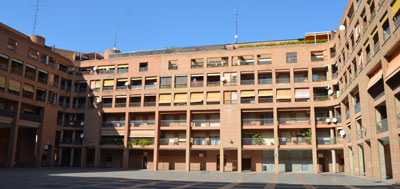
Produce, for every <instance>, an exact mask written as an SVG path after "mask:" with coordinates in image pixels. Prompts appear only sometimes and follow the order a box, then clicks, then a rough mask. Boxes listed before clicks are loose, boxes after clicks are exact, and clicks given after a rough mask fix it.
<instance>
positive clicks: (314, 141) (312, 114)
mask: <svg viewBox="0 0 400 189" xmlns="http://www.w3.org/2000/svg"><path fill="white" fill-rule="evenodd" d="M310 119H311V120H310V121H311V145H312V162H313V172H314V173H318V172H319V169H318V168H319V166H318V156H317V128H316V124H315V109H314V106H311V107H310Z"/></svg>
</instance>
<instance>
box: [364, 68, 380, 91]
mask: <svg viewBox="0 0 400 189" xmlns="http://www.w3.org/2000/svg"><path fill="white" fill-rule="evenodd" d="M380 79H382V69H380V70H379V71H376V72H375V73H374V75H372V77H370V78H369V82H368V88H367V89H369V88H371V87H372V86H374V85H375V84H376V83H377V82H378V81H379V80H380Z"/></svg>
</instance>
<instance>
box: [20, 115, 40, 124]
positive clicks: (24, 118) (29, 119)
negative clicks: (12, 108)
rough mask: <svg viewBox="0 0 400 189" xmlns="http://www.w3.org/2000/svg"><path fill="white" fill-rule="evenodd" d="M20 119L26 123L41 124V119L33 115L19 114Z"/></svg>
mask: <svg viewBox="0 0 400 189" xmlns="http://www.w3.org/2000/svg"><path fill="white" fill-rule="evenodd" d="M20 118H21V119H23V120H27V121H33V122H41V121H42V117H41V116H38V115H33V114H27V113H21V114H20Z"/></svg>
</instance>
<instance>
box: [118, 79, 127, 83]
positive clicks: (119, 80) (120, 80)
mask: <svg viewBox="0 0 400 189" xmlns="http://www.w3.org/2000/svg"><path fill="white" fill-rule="evenodd" d="M126 81H128V79H127V78H123V79H117V82H126Z"/></svg>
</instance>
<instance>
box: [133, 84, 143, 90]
mask: <svg viewBox="0 0 400 189" xmlns="http://www.w3.org/2000/svg"><path fill="white" fill-rule="evenodd" d="M130 89H131V90H140V89H142V85H131V87H130Z"/></svg>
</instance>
